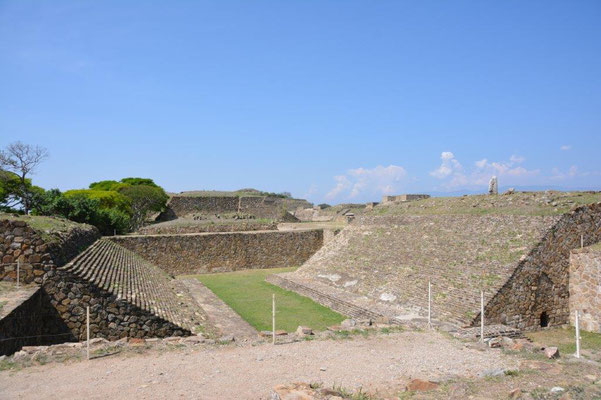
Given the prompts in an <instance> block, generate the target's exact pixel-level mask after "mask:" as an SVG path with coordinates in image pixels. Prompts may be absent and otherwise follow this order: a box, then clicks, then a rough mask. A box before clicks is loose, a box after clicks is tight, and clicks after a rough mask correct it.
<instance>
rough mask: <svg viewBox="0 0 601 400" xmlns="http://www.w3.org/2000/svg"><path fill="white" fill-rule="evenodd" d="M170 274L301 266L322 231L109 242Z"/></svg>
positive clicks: (125, 238) (123, 238)
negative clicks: (130, 251)
mask: <svg viewBox="0 0 601 400" xmlns="http://www.w3.org/2000/svg"><path fill="white" fill-rule="evenodd" d="M110 239H111V240H113V241H114V242H115V243H117V244H119V245H121V246H124V247H126V248H127V249H129V250H132V251H133V252H135V253H137V254H139V255H140V256H142V257H143V258H145V259H146V260H148V261H150V262H151V263H153V264H155V265H157V266H159V267H161V268H162V269H163V270H165V271H167V272H169V273H171V274H174V275H181V274H192V273H206V272H222V271H235V270H240V269H252V268H277V267H289V266H294V265H301V264H303V263H304V262H305V261H306V260H307V259H308V258H309V257H311V256H312V255H313V254H314V253H315V252H316V251H317V250H318V249H319V248H320V247H321V246H322V244H323V231H322V230H311V231H290V232H280V231H275V232H274V231H271V232H246V233H239V232H236V233H206V234H205V233H199V234H187V235H152V236H143V235H128V236H117V237H112V238H110Z"/></svg>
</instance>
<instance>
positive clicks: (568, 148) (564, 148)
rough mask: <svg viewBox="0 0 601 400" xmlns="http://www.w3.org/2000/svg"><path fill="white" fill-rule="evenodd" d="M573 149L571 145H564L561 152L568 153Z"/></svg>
mask: <svg viewBox="0 0 601 400" xmlns="http://www.w3.org/2000/svg"><path fill="white" fill-rule="evenodd" d="M571 148H572V146H570V145H569V144H564V145H563V146H561V147H560V148H559V149H560V150H561V151H568V150H570V149H571Z"/></svg>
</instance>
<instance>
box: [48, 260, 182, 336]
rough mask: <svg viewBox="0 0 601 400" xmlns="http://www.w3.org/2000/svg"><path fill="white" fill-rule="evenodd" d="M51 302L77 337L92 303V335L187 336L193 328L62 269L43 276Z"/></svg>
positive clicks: (83, 331)
mask: <svg viewBox="0 0 601 400" xmlns="http://www.w3.org/2000/svg"><path fill="white" fill-rule="evenodd" d="M44 290H45V291H46V292H47V293H48V295H49V298H50V303H51V304H52V306H53V307H54V308H55V309H56V310H57V312H58V314H59V315H60V318H61V319H62V320H63V321H65V324H66V326H67V328H68V329H69V330H70V331H71V332H72V334H73V336H74V337H75V338H76V339H77V340H85V338H86V307H88V306H89V307H90V332H91V333H90V335H91V337H93V338H94V337H103V338H105V339H108V340H117V339H120V338H122V337H126V336H127V337H138V338H143V337H167V336H187V335H190V334H191V332H190V331H188V330H186V329H183V328H181V327H179V326H177V325H175V324H173V323H171V322H170V321H167V320H165V319H163V318H161V317H159V316H157V315H155V314H152V313H150V312H148V311H146V310H143V309H141V308H140V307H137V306H136V305H134V304H132V303H131V302H128V301H126V300H125V299H121V298H118V297H117V296H116V295H115V294H113V293H111V292H109V291H107V290H104V289H102V288H100V287H98V286H97V285H95V284H93V283H92V282H90V281H86V280H85V279H81V278H80V277H78V276H76V275H74V274H71V273H69V272H66V271H62V270H60V269H56V270H53V271H50V272H49V273H48V274H46V276H45V279H44Z"/></svg>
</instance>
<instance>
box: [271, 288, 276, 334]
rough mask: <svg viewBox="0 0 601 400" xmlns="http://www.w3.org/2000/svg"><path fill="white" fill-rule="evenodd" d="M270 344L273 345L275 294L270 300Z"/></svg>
mask: <svg viewBox="0 0 601 400" xmlns="http://www.w3.org/2000/svg"><path fill="white" fill-rule="evenodd" d="M271 344H275V293H274V294H273V295H272V298H271Z"/></svg>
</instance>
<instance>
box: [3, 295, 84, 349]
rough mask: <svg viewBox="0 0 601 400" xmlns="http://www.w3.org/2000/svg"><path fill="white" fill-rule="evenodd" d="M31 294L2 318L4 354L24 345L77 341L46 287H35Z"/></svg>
mask: <svg viewBox="0 0 601 400" xmlns="http://www.w3.org/2000/svg"><path fill="white" fill-rule="evenodd" d="M24 290H25V289H24ZM27 296H28V297H27V298H26V300H25V301H23V302H22V303H21V304H20V305H18V306H17V307H15V308H14V309H13V310H12V311H11V312H10V313H8V315H6V316H4V317H3V318H1V319H0V355H5V354H12V353H14V352H15V351H17V350H19V349H20V348H21V347H23V346H41V345H51V344H56V343H63V342H67V341H75V337H74V336H73V334H72V333H71V331H70V330H69V328H68V327H67V326H66V324H65V322H64V321H63V320H62V319H61V318H60V316H59V314H58V313H57V311H56V309H55V308H54V307H52V305H51V304H50V302H49V298H48V295H47V294H46V293H45V292H44V290H43V289H41V288H40V287H34V288H32V291H31V292H29V293H27Z"/></svg>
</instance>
